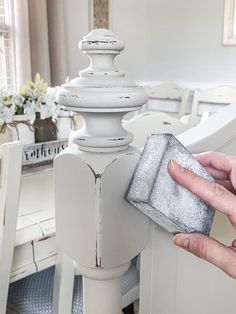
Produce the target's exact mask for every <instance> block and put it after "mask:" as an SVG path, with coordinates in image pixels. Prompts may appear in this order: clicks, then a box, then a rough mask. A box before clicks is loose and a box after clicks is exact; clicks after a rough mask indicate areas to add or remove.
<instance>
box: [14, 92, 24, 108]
mask: <svg viewBox="0 0 236 314" xmlns="http://www.w3.org/2000/svg"><path fill="white" fill-rule="evenodd" d="M24 100H25V99H24V97H23V96H21V95H20V94H19V93H16V94H15V95H14V103H15V105H16V106H20V107H22V106H23V104H24Z"/></svg>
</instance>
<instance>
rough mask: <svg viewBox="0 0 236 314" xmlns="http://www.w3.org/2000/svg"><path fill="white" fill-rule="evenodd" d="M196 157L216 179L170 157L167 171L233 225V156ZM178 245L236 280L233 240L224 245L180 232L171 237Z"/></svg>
mask: <svg viewBox="0 0 236 314" xmlns="http://www.w3.org/2000/svg"><path fill="white" fill-rule="evenodd" d="M196 158H197V160H198V161H199V162H200V163H201V164H202V165H203V166H204V167H205V169H206V170H207V171H208V172H209V173H210V174H211V175H212V176H213V177H214V178H215V180H216V182H210V181H208V180H206V179H204V178H202V177H200V176H198V175H197V174H195V173H193V172H192V171H190V170H187V169H185V168H183V167H181V166H180V165H179V164H178V163H177V162H176V161H174V160H171V161H170V163H169V165H168V171H169V173H170V175H171V177H172V178H173V179H174V180H175V181H176V182H177V183H179V184H181V185H182V186H184V187H185V188H187V189H188V190H190V191H191V192H193V193H194V194H196V195H197V196H198V197H200V198H201V199H203V200H204V201H206V202H207V203H208V204H210V205H211V206H212V207H214V208H215V209H217V210H219V211H220V212H222V213H224V214H225V215H227V216H228V218H229V220H230V222H231V224H232V225H233V227H234V228H236V157H232V156H227V155H224V154H222V153H216V152H207V153H203V154H199V155H197V156H196ZM174 243H175V244H176V245H177V246H180V247H182V248H184V249H185V250H187V251H189V252H191V253H193V254H195V255H196V256H198V257H200V258H202V259H205V260H206V261H208V262H210V263H212V264H214V265H216V266H217V267H219V268H221V269H222V270H223V271H225V272H226V273H227V274H228V275H229V276H231V277H233V278H235V279H236V239H235V240H234V241H233V242H232V245H231V246H229V247H227V246H225V245H223V244H222V243H220V242H218V241H217V240H215V239H213V238H211V237H208V236H206V235H203V234H200V233H189V234H187V233H179V234H177V235H176V236H175V237H174Z"/></svg>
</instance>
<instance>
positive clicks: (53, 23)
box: [13, 0, 68, 86]
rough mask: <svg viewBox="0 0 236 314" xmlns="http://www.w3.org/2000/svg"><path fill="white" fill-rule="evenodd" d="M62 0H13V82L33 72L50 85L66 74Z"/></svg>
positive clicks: (30, 77)
mask: <svg viewBox="0 0 236 314" xmlns="http://www.w3.org/2000/svg"><path fill="white" fill-rule="evenodd" d="M63 4H64V0H20V1H19V0H14V12H13V17H14V23H13V24H14V28H15V64H16V81H17V86H22V85H23V84H24V83H25V82H26V81H27V80H29V79H32V78H34V76H35V74H36V73H37V72H39V73H40V75H41V76H42V77H43V78H44V79H45V81H47V82H48V83H49V84H51V85H59V84H61V83H63V82H64V81H65V79H66V77H67V76H68V73H67V68H68V67H67V57H66V47H65V25H64V5H63Z"/></svg>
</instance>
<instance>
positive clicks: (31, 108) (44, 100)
mask: <svg viewBox="0 0 236 314" xmlns="http://www.w3.org/2000/svg"><path fill="white" fill-rule="evenodd" d="M56 90H57V87H54V88H53V87H48V84H47V83H46V82H44V80H43V79H42V78H41V76H40V74H39V73H37V74H36V76H35V79H34V81H29V82H28V83H27V85H25V86H24V87H23V88H21V89H20V93H19V94H20V97H22V99H23V107H24V113H26V114H27V115H28V116H29V118H30V120H31V121H34V120H35V116H36V113H37V112H38V113H40V118H41V119H47V118H53V119H56V117H57V115H58V113H59V111H60V106H59V105H58V104H57V103H56ZM17 108H18V109H19V111H20V108H21V107H20V106H17Z"/></svg>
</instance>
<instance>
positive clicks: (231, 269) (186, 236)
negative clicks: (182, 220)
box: [173, 233, 236, 279]
mask: <svg viewBox="0 0 236 314" xmlns="http://www.w3.org/2000/svg"><path fill="white" fill-rule="evenodd" d="M173 241H174V244H175V245H177V246H179V247H181V248H183V249H185V250H186V251H189V252H191V253H193V254H194V255H196V256H197V257H200V258H202V259H204V260H206V261H208V262H210V263H212V264H213V265H215V266H217V267H219V268H221V269H222V270H223V271H224V272H226V273H227V274H228V275H229V276H230V277H233V278H235V279H236V252H235V251H234V250H233V249H232V248H228V247H226V246H225V245H223V244H222V243H220V242H218V241H217V240H215V239H213V238H211V237H208V236H206V235H204V234H201V233H179V234H177V235H176V236H175V237H174V239H173Z"/></svg>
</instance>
